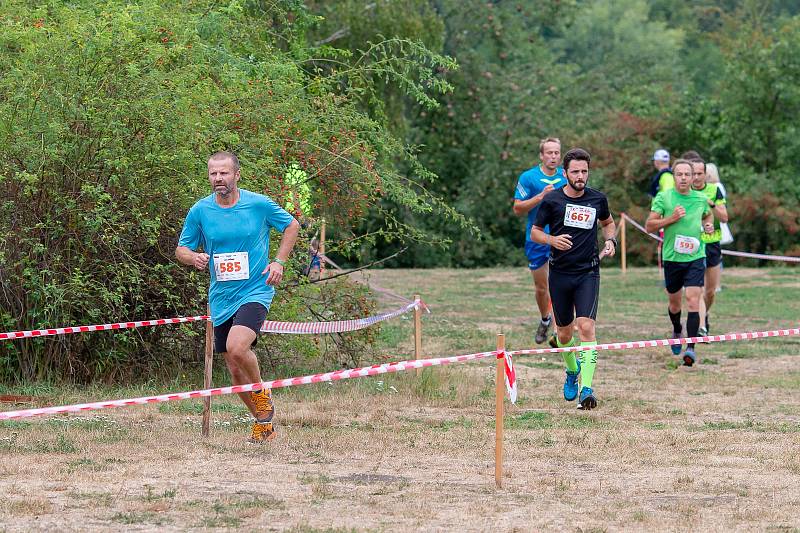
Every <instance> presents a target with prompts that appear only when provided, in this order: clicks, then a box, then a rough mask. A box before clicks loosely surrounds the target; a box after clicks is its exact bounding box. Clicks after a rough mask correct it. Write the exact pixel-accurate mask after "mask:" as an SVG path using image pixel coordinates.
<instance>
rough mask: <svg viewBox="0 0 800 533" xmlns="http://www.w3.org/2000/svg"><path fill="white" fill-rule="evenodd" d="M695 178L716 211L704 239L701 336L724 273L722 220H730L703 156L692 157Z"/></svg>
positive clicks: (720, 193)
mask: <svg viewBox="0 0 800 533" xmlns="http://www.w3.org/2000/svg"><path fill="white" fill-rule="evenodd" d="M692 169H693V171H694V180H693V182H692V189H694V190H696V191H698V192H701V193H703V195H704V196H705V197H706V201H707V202H708V207H709V208H710V209H711V211H712V212H713V213H714V231H713V232H712V233H710V234H708V233H703V235H702V241H703V243H704V244H705V245H706V274H705V285H704V287H703V288H704V291H703V298H701V299H700V317H701V320H702V324H703V325H701V326H700V329H699V333H700V335H701V336H703V337H705V336H706V335H708V330H709V326H708V311H709V309H711V306H712V305H714V297H715V296H716V289H717V285H719V277H720V274H721V273H722V245H721V244H720V241H721V240H722V229H721V227H720V223H721V222H727V221H728V209H727V208H726V207H725V197H724V196H723V195H722V191H721V190H720V189H719V187H718V186H717V184H716V183H708V182H707V181H706V163H705V161H703V160H702V159H701V158H695V159H692Z"/></svg>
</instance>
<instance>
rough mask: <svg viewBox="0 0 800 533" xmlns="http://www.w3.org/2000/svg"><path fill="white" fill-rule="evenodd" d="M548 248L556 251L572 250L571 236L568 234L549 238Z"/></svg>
mask: <svg viewBox="0 0 800 533" xmlns="http://www.w3.org/2000/svg"><path fill="white" fill-rule="evenodd" d="M550 246H552V247H553V248H555V249H556V250H561V251H564V250H569V249H570V248H572V236H570V235H568V234H566V233H565V234H563V235H556V236H555V237H554V236H552V235H551V236H550Z"/></svg>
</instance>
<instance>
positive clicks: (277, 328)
mask: <svg viewBox="0 0 800 533" xmlns="http://www.w3.org/2000/svg"><path fill="white" fill-rule="evenodd" d="M417 305H421V306H422V307H423V308H425V309H427V306H426V305H425V302H423V301H422V300H417V301H414V302H411V303H409V304H408V305H406V306H404V307H401V308H399V309H395V310H394V311H389V312H387V313H382V314H380V315H375V316H370V317H366V318H358V319H353V320H339V321H336V322H278V321H275V320H266V321H265V322H264V325H263V326H262V327H261V331H262V332H263V333H288V334H292V333H293V334H319V333H342V332H345V331H355V330H358V329H363V328H366V327H369V326H371V325H373V324H377V323H378V322H382V321H384V320H389V319H390V318H394V317H396V316H399V315H402V314H405V313H408V312H409V311H410V310H412V309H413V308H415V307H417ZM428 312H430V311H428ZM199 320H209V316H208V315H199V316H187V317H177V318H161V319H158V320H139V321H136V322H116V323H113V324H95V325H92V326H71V327H66V328H46V329H34V330H28V331H8V332H5V333H0V340H10V339H21V338H28V337H46V336H49V335H66V334H69V333H87V332H90V331H106V330H116V329H130V328H140V327H145V326H163V325H166V324H181V323H184V322H196V321H199Z"/></svg>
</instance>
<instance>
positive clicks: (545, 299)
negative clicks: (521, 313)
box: [531, 263, 552, 344]
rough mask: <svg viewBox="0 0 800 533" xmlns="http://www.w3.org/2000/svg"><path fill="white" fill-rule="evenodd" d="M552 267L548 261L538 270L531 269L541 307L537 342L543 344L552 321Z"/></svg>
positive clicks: (537, 303)
mask: <svg viewBox="0 0 800 533" xmlns="http://www.w3.org/2000/svg"><path fill="white" fill-rule="evenodd" d="M549 274H550V267H549V265H548V264H547V263H545V264H544V265H542V266H540V267H539V268H537V269H536V270H531V275H532V276H533V286H534V289H535V295H536V306H537V307H538V308H539V314H540V315H541V320H540V321H539V324H537V328H536V339H535V340H536V342H537V343H539V344H541V343H543V342H544V341H545V340H546V339H547V330H548V328H549V327H550V324H551V323H552V317H551V316H550V287H549V282H548V278H549Z"/></svg>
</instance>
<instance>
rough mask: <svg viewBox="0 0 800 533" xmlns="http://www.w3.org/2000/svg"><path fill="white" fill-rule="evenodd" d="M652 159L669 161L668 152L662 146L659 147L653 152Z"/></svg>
mask: <svg viewBox="0 0 800 533" xmlns="http://www.w3.org/2000/svg"><path fill="white" fill-rule="evenodd" d="M653 161H664V162H666V163H669V152H667V151H666V150H664V149H663V148H659V149H658V150H656V153H654V154H653Z"/></svg>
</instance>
